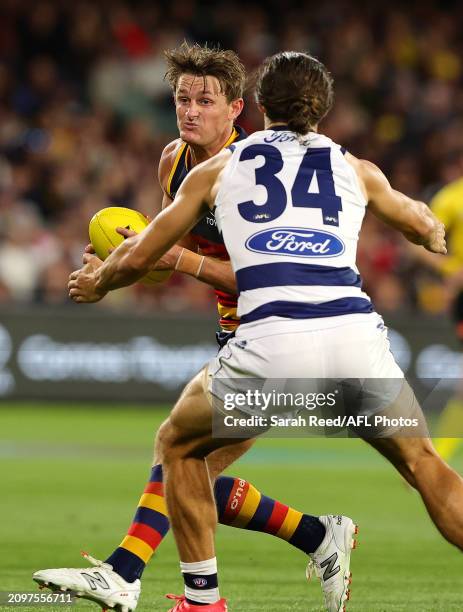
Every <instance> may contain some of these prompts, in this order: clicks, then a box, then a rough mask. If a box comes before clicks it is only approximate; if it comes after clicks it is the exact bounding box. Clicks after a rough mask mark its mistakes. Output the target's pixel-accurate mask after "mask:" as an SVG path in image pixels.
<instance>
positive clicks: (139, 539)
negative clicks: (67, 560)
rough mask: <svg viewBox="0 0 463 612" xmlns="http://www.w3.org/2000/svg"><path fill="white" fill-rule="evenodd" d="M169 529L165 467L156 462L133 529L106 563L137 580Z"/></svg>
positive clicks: (127, 577) (139, 503)
mask: <svg viewBox="0 0 463 612" xmlns="http://www.w3.org/2000/svg"><path fill="white" fill-rule="evenodd" d="M168 530H169V519H168V518H167V508H166V502H165V499H164V486H163V484H162V466H161V465H155V466H154V467H153V469H152V470H151V477H150V480H149V482H148V484H147V485H146V487H145V490H144V491H143V495H142V496H141V498H140V501H139V502H138V508H137V512H136V514H135V517H134V519H133V523H132V525H131V526H130V529H129V531H128V533H127V535H126V536H125V538H124V539H123V540H122V542H121V544H120V545H119V547H118V548H116V550H115V551H114V552H113V554H112V555H111V556H110V557H108V559H106V563H110V564H111V565H112V566H113V569H114V571H115V572H117V573H118V574H119V575H120V576H122V577H123V578H124V580H127V581H128V582H133V581H134V580H136V579H137V578H140V577H141V575H142V573H143V570H144V569H145V566H146V564H147V563H148V561H149V560H150V559H151V556H152V555H153V553H154V551H155V550H156V548H157V547H158V546H159V544H160V543H161V542H162V540H163V538H164V536H165V535H166V533H167V532H168Z"/></svg>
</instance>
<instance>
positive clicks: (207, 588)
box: [180, 557, 220, 606]
mask: <svg viewBox="0 0 463 612" xmlns="http://www.w3.org/2000/svg"><path fill="white" fill-rule="evenodd" d="M180 569H181V570H182V574H183V580H184V582H185V597H186V600H187V601H188V602H189V603H191V604H194V605H200V606H207V605H208V604H213V603H215V602H216V601H219V599H220V595H219V585H218V580H217V559H216V558H215V557H214V558H213V559H207V560H206V561H197V562H196V563H183V562H182V561H180Z"/></svg>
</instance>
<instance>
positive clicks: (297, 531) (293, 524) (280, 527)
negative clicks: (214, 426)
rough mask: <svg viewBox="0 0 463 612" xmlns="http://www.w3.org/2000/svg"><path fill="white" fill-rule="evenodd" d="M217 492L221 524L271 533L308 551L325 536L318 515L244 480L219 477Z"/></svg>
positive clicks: (216, 497)
mask: <svg viewBox="0 0 463 612" xmlns="http://www.w3.org/2000/svg"><path fill="white" fill-rule="evenodd" d="M214 491H215V499H216V504H217V512H218V515H219V522H220V523H222V525H230V526H231V527H239V528H241V529H250V530H251V531H261V532H264V533H269V534H271V535H274V536H276V537H277V538H281V539H283V540H286V541H287V542H289V543H290V544H292V545H293V546H295V547H296V548H299V549H300V550H302V551H303V552H305V553H306V554H309V553H311V552H314V551H315V550H316V549H317V548H318V547H319V546H320V544H321V542H322V540H323V538H324V537H325V531H326V530H325V527H324V525H323V524H322V523H320V521H319V520H318V518H317V517H316V516H311V515H310V514H303V513H302V512H299V511H298V510H294V509H293V508H290V507H289V506H285V505H284V504H282V503H280V502H279V501H275V500H274V499H271V498H270V497H267V496H266V495H262V493H260V492H259V491H258V490H257V489H256V488H255V487H253V486H252V484H250V483H249V482H246V481H245V480H241V479H239V478H231V477H229V476H220V478H218V479H217V481H216V483H215V487H214Z"/></svg>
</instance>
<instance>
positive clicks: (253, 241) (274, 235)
mask: <svg viewBox="0 0 463 612" xmlns="http://www.w3.org/2000/svg"><path fill="white" fill-rule="evenodd" d="M246 248H247V249H248V250H249V251H254V253H265V254H267V253H268V254H269V255H272V254H273V255H292V256H294V257H337V256H338V255H342V253H344V249H345V246H344V243H343V242H342V240H341V239H340V238H338V236H335V235H334V234H332V233H331V232H326V231H324V230H312V229H306V228H299V227H280V228H273V229H267V230H262V231H261V232H257V233H256V234H253V235H252V236H251V237H250V238H248V239H247V241H246Z"/></svg>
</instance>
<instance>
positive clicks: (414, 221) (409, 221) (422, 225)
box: [398, 199, 439, 245]
mask: <svg viewBox="0 0 463 612" xmlns="http://www.w3.org/2000/svg"><path fill="white" fill-rule="evenodd" d="M407 200H408V201H407V202H406V203H404V211H403V215H402V217H401V218H400V219H399V228H398V229H400V231H401V232H402V233H403V235H404V236H405V238H407V240H409V241H410V242H413V243H414V244H422V245H426V244H427V243H428V241H429V240H430V238H431V236H432V233H433V231H434V230H435V228H436V227H437V225H438V223H439V222H438V220H437V218H436V217H435V216H434V215H433V213H432V212H431V211H430V210H429V208H428V206H427V205H426V204H425V203H424V202H418V201H416V200H409V199H407Z"/></svg>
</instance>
